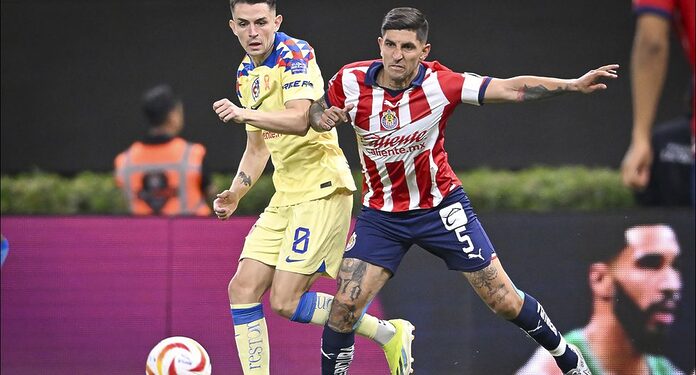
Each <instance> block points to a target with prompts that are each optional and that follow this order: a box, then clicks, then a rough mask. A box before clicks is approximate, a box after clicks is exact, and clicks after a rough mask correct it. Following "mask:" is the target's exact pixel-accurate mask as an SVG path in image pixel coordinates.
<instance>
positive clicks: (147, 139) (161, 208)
mask: <svg viewBox="0 0 696 375" xmlns="http://www.w3.org/2000/svg"><path fill="white" fill-rule="evenodd" d="M142 108H143V112H144V114H145V117H146V119H147V122H148V124H149V129H148V131H147V134H146V135H145V136H144V137H143V139H141V140H139V141H136V142H134V143H133V144H132V145H131V146H130V147H129V148H128V149H127V150H125V151H124V152H122V153H120V154H119V155H118V156H116V159H115V160H114V166H115V178H116V183H117V185H118V186H119V187H120V188H121V189H122V190H123V193H124V194H125V196H126V199H127V201H128V207H129V209H130V212H131V213H132V214H133V215H198V216H208V215H210V214H211V209H210V207H208V205H207V202H208V197H212V196H214V194H215V189H214V186H212V182H211V178H210V173H209V171H208V170H207V168H206V163H205V154H206V150H205V147H204V146H203V145H201V144H198V143H192V142H188V141H186V140H185V139H183V138H181V137H180V136H179V133H181V130H182V129H183V128H184V107H183V104H182V102H181V99H179V98H178V97H177V96H176V95H175V94H174V92H173V90H172V89H171V87H169V86H167V85H159V86H156V87H153V88H151V89H149V90H147V91H146V92H145V94H144V95H143V99H142Z"/></svg>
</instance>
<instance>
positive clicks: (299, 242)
mask: <svg viewBox="0 0 696 375" xmlns="http://www.w3.org/2000/svg"><path fill="white" fill-rule="evenodd" d="M307 249H309V228H304V227H298V228H297V229H295V238H294V239H293V240H292V251H294V252H296V253H298V254H304V253H306V252H307Z"/></svg>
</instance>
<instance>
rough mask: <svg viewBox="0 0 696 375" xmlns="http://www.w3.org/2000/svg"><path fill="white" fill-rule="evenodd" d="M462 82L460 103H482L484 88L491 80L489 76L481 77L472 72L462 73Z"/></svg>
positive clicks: (484, 93)
mask: <svg viewBox="0 0 696 375" xmlns="http://www.w3.org/2000/svg"><path fill="white" fill-rule="evenodd" d="M462 77H464V83H463V85H462V96H461V100H462V103H466V104H473V105H482V104H483V98H484V96H485V95H486V88H487V87H488V84H489V83H490V82H491V78H490V77H481V76H480V75H478V74H474V73H463V74H462Z"/></svg>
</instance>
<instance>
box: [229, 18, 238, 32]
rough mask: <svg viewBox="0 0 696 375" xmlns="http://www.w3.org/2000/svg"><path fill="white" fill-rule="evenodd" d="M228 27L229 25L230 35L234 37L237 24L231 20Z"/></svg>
mask: <svg viewBox="0 0 696 375" xmlns="http://www.w3.org/2000/svg"><path fill="white" fill-rule="evenodd" d="M229 25H230V29H232V33H233V34H234V35H237V24H236V23H234V20H233V19H230V22H229Z"/></svg>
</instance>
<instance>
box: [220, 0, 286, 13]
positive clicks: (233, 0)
mask: <svg viewBox="0 0 696 375" xmlns="http://www.w3.org/2000/svg"><path fill="white" fill-rule="evenodd" d="M260 3H266V4H267V5H268V7H269V8H271V10H275V8H276V2H275V0H230V12H232V13H234V6H235V5H237V4H260Z"/></svg>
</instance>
